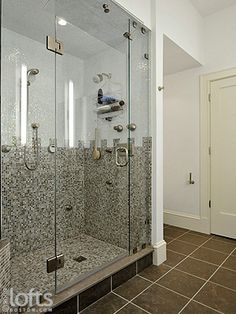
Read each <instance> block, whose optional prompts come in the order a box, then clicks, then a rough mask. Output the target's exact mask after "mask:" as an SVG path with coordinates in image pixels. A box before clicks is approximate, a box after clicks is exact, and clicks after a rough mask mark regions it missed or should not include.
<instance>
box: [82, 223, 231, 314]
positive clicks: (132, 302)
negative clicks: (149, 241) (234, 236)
mask: <svg viewBox="0 0 236 314" xmlns="http://www.w3.org/2000/svg"><path fill="white" fill-rule="evenodd" d="M164 233H165V240H166V242H167V243H168V244H167V260H166V262H165V263H164V264H162V265H161V266H159V267H157V266H154V265H152V266H150V267H149V268H146V269H145V270H144V271H143V272H141V273H140V274H139V275H137V276H136V277H133V278H132V279H130V280H129V281H128V282H126V283H124V284H123V285H121V286H120V287H118V288H117V289H115V290H114V291H113V292H112V293H110V294H108V295H107V296H105V297H104V298H102V299H100V300H99V301H98V302H96V303H94V304H92V305H91V306H90V307H88V308H87V309H85V310H84V311H82V312H81V313H82V314H90V313H91V314H92V313H96V314H113V313H119V314H132V313H134V314H142V313H153V314H155V313H158V314H160V313H167V314H172V313H173V314H174V313H183V314H188V313H191V314H200V313H202V314H214V313H215V314H216V313H225V314H226V313H227V314H235V313H236V240H231V239H226V238H223V237H218V236H214V235H205V234H200V233H197V232H193V231H189V230H186V229H182V228H177V227H172V226H166V225H165V228H164Z"/></svg>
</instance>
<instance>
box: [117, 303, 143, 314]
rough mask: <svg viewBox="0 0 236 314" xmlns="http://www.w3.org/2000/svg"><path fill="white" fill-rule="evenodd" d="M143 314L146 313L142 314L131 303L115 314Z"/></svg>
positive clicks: (141, 311)
mask: <svg viewBox="0 0 236 314" xmlns="http://www.w3.org/2000/svg"><path fill="white" fill-rule="evenodd" d="M145 313H147V312H144V311H143V310H141V309H140V308H138V307H137V306H135V305H133V304H131V303H129V304H128V305H126V306H125V307H124V308H123V309H122V310H120V311H119V312H117V314H145Z"/></svg>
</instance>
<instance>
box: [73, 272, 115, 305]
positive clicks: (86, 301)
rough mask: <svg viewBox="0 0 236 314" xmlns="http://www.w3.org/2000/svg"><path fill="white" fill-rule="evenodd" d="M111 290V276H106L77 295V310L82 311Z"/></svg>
mask: <svg viewBox="0 0 236 314" xmlns="http://www.w3.org/2000/svg"><path fill="white" fill-rule="evenodd" d="M110 291H111V278H110V277H109V278H107V279H105V280H103V281H101V282H99V283H98V284H96V285H95V286H93V287H91V288H89V289H87V290H85V291H84V292H82V293H81V294H80V295H79V310H80V311H82V310H83V309H85V308H86V307H87V306H89V305H90V304H92V303H94V302H96V301H97V300H99V299H100V298H102V297H103V296H104V295H106V294H107V293H109V292H110Z"/></svg>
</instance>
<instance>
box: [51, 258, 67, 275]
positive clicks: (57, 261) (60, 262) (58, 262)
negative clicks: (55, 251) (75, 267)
mask: <svg viewBox="0 0 236 314" xmlns="http://www.w3.org/2000/svg"><path fill="white" fill-rule="evenodd" d="M64 265H65V257H64V255H63V254H59V255H57V256H53V257H50V258H49V259H48V260H47V272H48V273H52V272H53V271H56V270H58V269H60V268H63V267H64Z"/></svg>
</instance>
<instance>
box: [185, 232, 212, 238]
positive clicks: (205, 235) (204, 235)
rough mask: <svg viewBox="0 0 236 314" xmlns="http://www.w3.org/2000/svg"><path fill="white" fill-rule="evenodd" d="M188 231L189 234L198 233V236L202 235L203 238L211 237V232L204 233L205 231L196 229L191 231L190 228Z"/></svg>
mask: <svg viewBox="0 0 236 314" xmlns="http://www.w3.org/2000/svg"><path fill="white" fill-rule="evenodd" d="M189 233H190V234H193V235H198V236H201V237H204V238H207V239H209V238H212V237H213V236H212V234H206V233H202V232H197V231H192V230H190V231H189Z"/></svg>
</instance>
